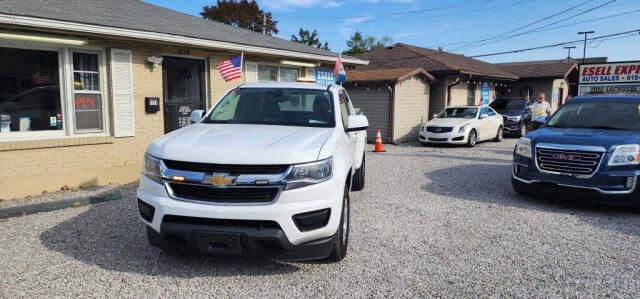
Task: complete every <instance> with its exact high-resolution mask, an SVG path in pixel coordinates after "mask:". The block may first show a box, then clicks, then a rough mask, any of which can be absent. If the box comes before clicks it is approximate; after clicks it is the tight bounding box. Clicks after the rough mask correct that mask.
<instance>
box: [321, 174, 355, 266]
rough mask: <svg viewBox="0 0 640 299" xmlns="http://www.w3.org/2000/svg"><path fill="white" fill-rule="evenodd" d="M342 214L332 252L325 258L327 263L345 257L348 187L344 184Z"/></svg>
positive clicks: (347, 235) (347, 228)
mask: <svg viewBox="0 0 640 299" xmlns="http://www.w3.org/2000/svg"><path fill="white" fill-rule="evenodd" d="M342 197H343V199H342V212H341V215H340V226H339V227H338V231H337V232H336V235H335V238H334V241H333V250H332V251H331V253H330V254H329V256H328V257H327V258H326V260H327V262H329V263H337V262H339V261H341V260H342V259H344V257H345V256H346V255H347V245H348V244H349V210H350V209H349V185H348V184H346V183H345V186H344V195H343V196H342Z"/></svg>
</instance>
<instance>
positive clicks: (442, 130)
mask: <svg viewBox="0 0 640 299" xmlns="http://www.w3.org/2000/svg"><path fill="white" fill-rule="evenodd" d="M451 131H453V127H434V126H429V127H427V132H431V133H449V132H451Z"/></svg>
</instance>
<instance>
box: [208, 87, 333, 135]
mask: <svg viewBox="0 0 640 299" xmlns="http://www.w3.org/2000/svg"><path fill="white" fill-rule="evenodd" d="M203 122H204V123H229V124H265V125H286V126H305V127H334V126H335V121H334V112H333V101H332V97H331V93H330V92H328V91H325V90H314V89H289V88H240V89H236V90H234V91H232V92H230V93H228V94H227V95H226V96H225V97H224V98H223V99H222V100H221V101H220V102H219V103H218V105H216V107H215V108H214V109H213V111H212V112H211V113H210V114H209V115H207V116H206V117H205V119H204V120H203Z"/></svg>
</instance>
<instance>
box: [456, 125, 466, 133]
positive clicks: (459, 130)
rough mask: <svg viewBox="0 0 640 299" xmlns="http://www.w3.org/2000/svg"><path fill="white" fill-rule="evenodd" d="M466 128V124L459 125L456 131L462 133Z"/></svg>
mask: <svg viewBox="0 0 640 299" xmlns="http://www.w3.org/2000/svg"><path fill="white" fill-rule="evenodd" d="M466 130H467V127H466V126H462V127H460V129H458V133H464V131H466Z"/></svg>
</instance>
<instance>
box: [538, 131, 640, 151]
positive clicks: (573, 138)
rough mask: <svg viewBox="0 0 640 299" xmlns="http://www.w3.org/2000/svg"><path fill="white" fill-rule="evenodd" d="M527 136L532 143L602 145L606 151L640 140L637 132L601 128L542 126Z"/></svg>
mask: <svg viewBox="0 0 640 299" xmlns="http://www.w3.org/2000/svg"><path fill="white" fill-rule="evenodd" d="M527 137H529V138H531V141H532V142H533V144H537V143H540V142H544V143H556V144H574V145H590V146H602V147H604V148H606V149H607V151H612V150H613V147H614V146H616V145H619V144H635V143H638V142H640V134H639V132H636V131H618V130H602V129H578V128H549V127H542V128H540V129H538V130H537V131H534V132H532V133H531V134H529V136H527Z"/></svg>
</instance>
